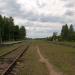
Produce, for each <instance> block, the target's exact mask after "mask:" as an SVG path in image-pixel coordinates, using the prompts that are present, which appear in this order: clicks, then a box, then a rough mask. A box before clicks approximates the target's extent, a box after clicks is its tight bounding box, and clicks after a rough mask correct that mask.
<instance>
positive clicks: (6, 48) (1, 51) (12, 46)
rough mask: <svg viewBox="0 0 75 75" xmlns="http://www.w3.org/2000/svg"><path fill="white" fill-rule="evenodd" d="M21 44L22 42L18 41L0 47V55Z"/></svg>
mask: <svg viewBox="0 0 75 75" xmlns="http://www.w3.org/2000/svg"><path fill="white" fill-rule="evenodd" d="M21 44H23V43H18V44H14V45H10V46H5V47H0V56H1V55H3V54H5V53H7V52H9V51H11V50H13V49H15V48H17V47H19V46H20V45H21Z"/></svg>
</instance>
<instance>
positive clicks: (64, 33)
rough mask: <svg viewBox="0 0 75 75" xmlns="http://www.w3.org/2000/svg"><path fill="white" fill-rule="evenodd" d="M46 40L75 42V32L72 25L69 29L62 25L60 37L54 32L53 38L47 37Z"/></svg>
mask: <svg viewBox="0 0 75 75" xmlns="http://www.w3.org/2000/svg"><path fill="white" fill-rule="evenodd" d="M48 40H51V41H53V40H55V41H57V40H58V41H75V30H74V27H73V25H72V24H71V25H70V27H68V25H67V24H65V25H63V26H62V29H61V33H60V35H57V32H54V33H53V36H52V37H49V38H48Z"/></svg>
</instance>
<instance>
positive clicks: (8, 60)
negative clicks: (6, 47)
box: [0, 44, 30, 75]
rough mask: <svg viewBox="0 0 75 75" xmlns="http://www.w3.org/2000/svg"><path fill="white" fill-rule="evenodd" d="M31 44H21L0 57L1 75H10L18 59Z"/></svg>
mask: <svg viewBox="0 0 75 75" xmlns="http://www.w3.org/2000/svg"><path fill="white" fill-rule="evenodd" d="M29 46H30V44H28V45H27V46H24V45H22V46H19V47H18V48H16V49H15V50H13V51H11V52H8V53H6V54H5V55H3V56H1V57H0V75H8V74H9V73H10V72H11V70H12V68H13V67H14V66H15V64H16V61H17V60H18V59H19V58H20V57H21V56H22V55H23V53H24V52H25V51H27V49H28V48H29Z"/></svg>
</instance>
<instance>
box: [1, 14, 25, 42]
mask: <svg viewBox="0 0 75 75" xmlns="http://www.w3.org/2000/svg"><path fill="white" fill-rule="evenodd" d="M25 36H26V30H25V27H24V26H21V27H19V26H18V25H15V23H14V19H13V18H12V17H6V16H2V15H0V43H1V42H3V41H16V40H22V39H24V38H25Z"/></svg>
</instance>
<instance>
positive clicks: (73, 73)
mask: <svg viewBox="0 0 75 75" xmlns="http://www.w3.org/2000/svg"><path fill="white" fill-rule="evenodd" d="M38 45H39V47H40V50H41V52H42V54H43V55H44V56H45V57H46V58H47V59H48V60H49V61H50V63H52V64H53V65H54V66H55V68H57V69H58V70H59V71H61V72H63V73H64V75H65V74H66V75H75V48H70V47H69V48H68V47H64V46H61V45H54V44H51V43H48V42H46V41H38Z"/></svg>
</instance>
